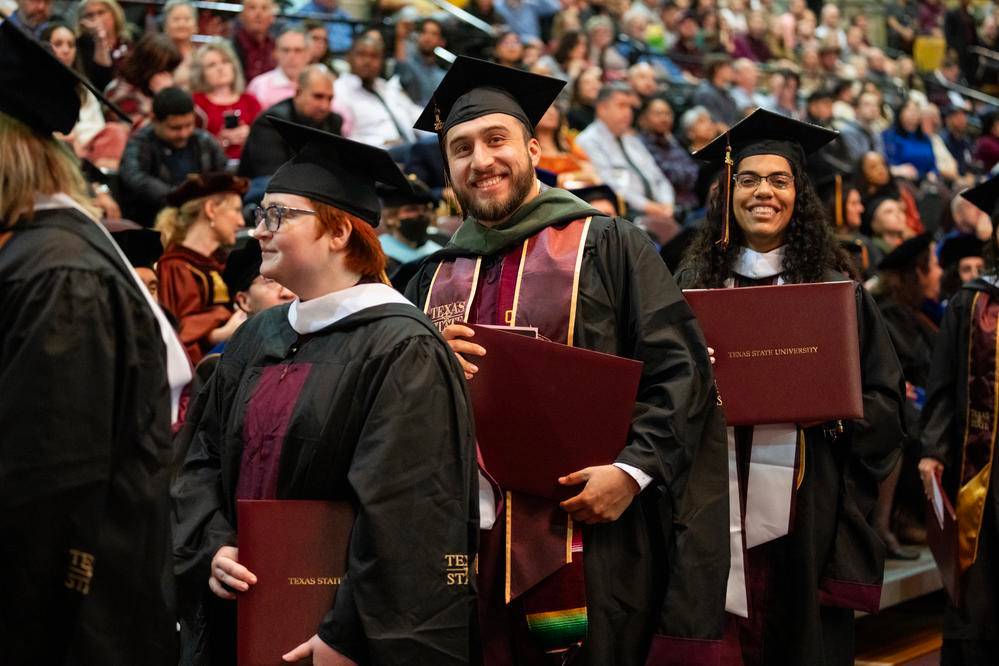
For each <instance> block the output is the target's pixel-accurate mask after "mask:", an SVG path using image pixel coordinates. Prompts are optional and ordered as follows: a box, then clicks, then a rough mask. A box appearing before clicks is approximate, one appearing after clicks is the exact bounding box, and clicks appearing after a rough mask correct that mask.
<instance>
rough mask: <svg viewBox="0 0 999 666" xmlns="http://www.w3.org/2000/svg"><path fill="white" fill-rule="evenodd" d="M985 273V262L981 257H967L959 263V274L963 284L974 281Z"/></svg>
mask: <svg viewBox="0 0 999 666" xmlns="http://www.w3.org/2000/svg"><path fill="white" fill-rule="evenodd" d="M984 271H985V260H984V259H982V258H981V257H965V258H964V259H961V260H960V261H959V262H957V274H958V276H959V277H960V278H961V282H967V281H969V280H974V279H975V278H976V277H979V276H981V274H982V273H983V272H984Z"/></svg>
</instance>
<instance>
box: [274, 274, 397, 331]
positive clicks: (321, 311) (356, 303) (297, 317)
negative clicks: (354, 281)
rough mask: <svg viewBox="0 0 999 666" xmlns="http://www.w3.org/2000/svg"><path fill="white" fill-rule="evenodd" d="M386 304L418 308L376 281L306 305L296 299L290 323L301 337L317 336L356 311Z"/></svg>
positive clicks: (390, 288) (290, 310) (328, 295)
mask: <svg viewBox="0 0 999 666" xmlns="http://www.w3.org/2000/svg"><path fill="white" fill-rule="evenodd" d="M387 303H404V304H406V305H410V306H412V307H414V308H415V307H416V306H414V305H413V304H412V303H410V302H409V301H408V300H406V298H405V297H404V296H403V295H402V294H400V293H399V292H398V291H396V290H395V289H393V288H392V287H390V286H388V285H387V284H382V283H380V282H373V283H367V284H358V285H354V286H353V287H348V288H347V289H341V290H339V291H334V292H333V293H330V294H326V295H325V296H320V297H318V298H313V299H312V300H310V301H305V302H304V303H303V302H302V301H300V300H298V299H295V301H294V302H292V304H291V307H290V308H288V323H289V324H291V327H292V328H293V329H295V332H296V333H298V334H299V335H304V334H307V333H315V332H316V331H321V330H323V329H324V328H326V327H327V326H329V325H330V324H334V323H336V322H338V321H340V320H341V319H343V318H345V317H347V316H349V315H352V314H354V313H355V312H360V311H361V310H366V309H367V308H373V307H375V306H377V305H385V304H387Z"/></svg>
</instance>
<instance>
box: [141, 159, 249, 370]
mask: <svg viewBox="0 0 999 666" xmlns="http://www.w3.org/2000/svg"><path fill="white" fill-rule="evenodd" d="M245 191H246V180H245V179H243V178H236V177H234V176H230V175H229V174H226V173H217V172H208V173H203V174H197V175H192V176H190V177H188V178H186V179H185V180H184V181H183V182H182V183H181V184H180V185H179V186H178V187H177V188H176V189H173V190H171V191H170V192H169V193H168V194H167V196H166V197H165V202H166V204H167V207H166V208H164V209H163V210H162V211H160V213H159V215H157V216H156V230H157V231H159V232H160V233H161V234H162V236H163V246H164V248H165V250H164V252H163V256H162V257H161V258H160V260H159V263H157V264H156V275H157V277H158V278H159V292H160V303H162V304H163V307H164V308H166V309H167V310H169V311H170V312H171V313H172V314H173V315H174V317H176V318H177V322H178V331H177V332H178V335H179V336H180V341H181V342H182V343H183V344H184V349H185V350H186V351H187V355H188V357H189V358H190V359H191V363H192V364H193V365H197V364H198V362H199V361H200V360H201V358H202V357H203V356H204V355H205V353H206V352H208V351H209V350H210V349H212V347H214V346H215V345H217V344H219V343H220V342H225V341H226V340H228V339H229V337H230V336H231V335H232V334H233V333H234V332H235V331H236V329H237V328H238V327H239V325H240V324H242V323H243V322H244V321H246V313H245V312H243V311H242V310H237V311H236V312H233V311H232V309H231V308H230V306H229V303H230V301H231V299H230V297H229V290H228V289H226V284H225V282H224V281H223V280H222V270H223V268H224V266H225V262H224V256H225V255H224V254H223V252H222V248H224V247H229V246H232V245H234V244H235V243H236V231H238V230H239V228H240V227H243V226H244V222H243V203H242V200H241V199H240V197H241V195H242V194H243V193H244V192H245Z"/></svg>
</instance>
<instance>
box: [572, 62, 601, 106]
mask: <svg viewBox="0 0 999 666" xmlns="http://www.w3.org/2000/svg"><path fill="white" fill-rule="evenodd" d="M602 76H603V73H602V72H601V71H600V68H599V67H590V68H589V69H587V70H585V71H583V73H582V74H580V75H579V80H578V81H577V83H576V86H577V89H578V90H579V98H580V99H581V100H582V101H583V102H584V103H587V104H593V103H594V102H595V101H596V99H597V95H598V94H599V93H600V85H601V83H600V79H601V77H602Z"/></svg>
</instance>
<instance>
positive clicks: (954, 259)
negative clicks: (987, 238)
mask: <svg viewBox="0 0 999 666" xmlns="http://www.w3.org/2000/svg"><path fill="white" fill-rule="evenodd" d="M984 250H985V243H983V242H982V241H980V240H978V237H977V236H975V235H974V234H961V235H960V236H952V237H950V238H948V239H947V240H946V241H944V243H943V245H942V246H941V247H940V265H941V266H942V267H943V268H944V269H945V270H946V269H948V268H950V267H951V266H956V265H957V264H958V263H960V261H961V260H962V259H966V258H968V257H981V256H982V254H983V252H984Z"/></svg>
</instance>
